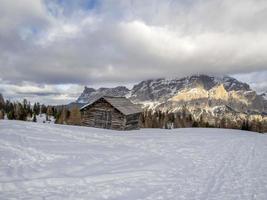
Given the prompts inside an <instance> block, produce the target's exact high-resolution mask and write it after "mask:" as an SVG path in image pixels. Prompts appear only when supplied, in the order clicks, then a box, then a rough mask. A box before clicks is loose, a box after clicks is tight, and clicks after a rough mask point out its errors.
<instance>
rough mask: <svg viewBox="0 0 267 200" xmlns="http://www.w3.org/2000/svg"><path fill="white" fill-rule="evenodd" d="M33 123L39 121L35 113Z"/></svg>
mask: <svg viewBox="0 0 267 200" xmlns="http://www.w3.org/2000/svg"><path fill="white" fill-rule="evenodd" d="M32 121H33V122H37V119H36V114H35V113H34V114H33V119H32Z"/></svg>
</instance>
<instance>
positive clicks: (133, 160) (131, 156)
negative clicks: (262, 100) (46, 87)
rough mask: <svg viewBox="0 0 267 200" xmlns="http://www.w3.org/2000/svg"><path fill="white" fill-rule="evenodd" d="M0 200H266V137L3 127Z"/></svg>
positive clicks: (215, 131)
mask: <svg viewBox="0 0 267 200" xmlns="http://www.w3.org/2000/svg"><path fill="white" fill-rule="evenodd" d="M0 151H1V154H0V155H1V156H0V199H71V200H75V199H94V200H97V199H116V200H117V199H122V200H126V199H132V200H136V199H142V200H145V199H147V200H148V199H153V200H154V199H164V200H165V199H172V200H173V199H179V200H190V199H191V200H195V199H202V200H204V199H205V200H209V199H216V200H251V199H257V200H266V199H267V170H266V169H267V159H266V158H267V135H262V134H256V133H252V132H242V131H237V130H224V129H175V130H162V129H142V130H139V131H129V132H115V131H110V130H101V129H94V128H86V127H74V126H64V125H61V126H60V125H51V124H38V123H29V122H19V121H5V120H2V121H0Z"/></svg>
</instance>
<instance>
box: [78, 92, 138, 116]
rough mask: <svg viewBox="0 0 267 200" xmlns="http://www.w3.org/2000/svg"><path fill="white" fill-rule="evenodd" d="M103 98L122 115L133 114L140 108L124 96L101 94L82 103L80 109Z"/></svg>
mask: <svg viewBox="0 0 267 200" xmlns="http://www.w3.org/2000/svg"><path fill="white" fill-rule="evenodd" d="M101 98H103V99H105V100H106V101H107V102H108V103H110V104H111V105H112V106H113V107H115V108H116V109H117V110H119V111H120V112H121V113H122V114H124V115H130V114H135V113H141V112H142V109H141V107H140V106H139V105H137V104H133V103H132V102H131V101H130V100H129V99H127V98H125V97H114V96H103V97H100V98H98V99H96V100H94V101H92V102H90V103H88V104H86V105H84V106H83V107H82V108H81V110H83V109H84V108H86V107H88V106H90V105H92V104H93V103H95V102H96V101H98V100H99V99H101Z"/></svg>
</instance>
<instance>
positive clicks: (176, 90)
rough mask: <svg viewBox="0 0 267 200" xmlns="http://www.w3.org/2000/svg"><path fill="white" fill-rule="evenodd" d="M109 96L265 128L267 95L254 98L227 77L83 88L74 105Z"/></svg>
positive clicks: (167, 110)
mask: <svg viewBox="0 0 267 200" xmlns="http://www.w3.org/2000/svg"><path fill="white" fill-rule="evenodd" d="M104 95H108V96H125V97H127V98H129V99H130V100H131V101H132V102H133V103H136V104H140V105H141V106H142V107H143V109H144V110H151V111H153V112H157V111H161V112H164V113H182V112H186V113H187V114H190V115H192V117H193V118H194V119H195V120H200V119H201V120H204V121H206V122H208V123H210V124H214V125H215V124H216V121H218V120H222V119H227V121H228V124H231V127H232V126H237V125H238V124H239V125H240V124H242V122H243V121H245V120H249V121H257V122H258V121H259V122H262V123H263V125H264V126H266V128H267V100H266V94H265V93H263V94H257V93H256V92H255V91H253V90H252V89H251V88H250V86H249V85H248V84H247V83H243V82H241V81H238V80H237V79H235V78H233V77H229V76H224V77H216V76H209V75H193V76H188V77H184V78H173V79H166V78H160V79H151V80H145V81H141V82H140V83H138V84H136V85H134V86H133V88H132V89H128V88H127V87H124V86H118V87H114V88H99V89H94V88H89V87H85V88H84V91H83V92H82V94H81V95H80V96H79V98H78V99H77V101H76V102H75V103H76V104H85V103H88V102H91V101H94V100H95V99H97V98H99V97H101V96H104Z"/></svg>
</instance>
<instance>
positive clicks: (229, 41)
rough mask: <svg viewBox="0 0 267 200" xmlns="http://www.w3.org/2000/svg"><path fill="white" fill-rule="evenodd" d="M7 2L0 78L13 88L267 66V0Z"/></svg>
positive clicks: (0, 13) (0, 27)
mask: <svg viewBox="0 0 267 200" xmlns="http://www.w3.org/2000/svg"><path fill="white" fill-rule="evenodd" d="M0 1H1V7H0V36H1V37H0V44H1V45H0V71H1V74H0V78H1V79H2V80H3V81H5V82H6V81H8V82H9V83H10V84H11V85H12V84H13V85H18V84H19V83H23V82H25V81H28V82H31V83H34V84H37V85H47V86H46V87H48V85H51V87H52V88H51V90H52V91H56V89H55V88H56V86H55V84H74V85H83V84H108V83H109V84H114V83H117V84H125V83H129V82H136V81H139V80H142V79H147V78H157V77H164V76H168V77H170V76H178V77H181V76H184V75H189V74H195V73H207V74H218V75H221V74H242V73H250V74H251V73H253V72H259V71H264V70H267V57H266V52H267V28H266V27H267V21H266V20H265V19H266V18H267V12H266V11H267V2H266V1H265V0H257V1H254V0H242V1H241V0H238V1H236V0H224V1H220V0H203V1H184V0H179V1H156V0H150V1H127V0H116V1H113V0H110V1H99V2H98V4H97V6H95V7H93V8H90V9H85V8H83V7H79V6H80V5H84V1H77V2H76V3H75V2H72V3H71V2H68V1H66V2H64V1H63V2H64V5H61V4H57V3H56V2H55V1H49V0H46V1H41V0H25V1H23V3H22V1H19V0H14V1H7V0H0ZM66 5H67V6H66ZM252 84H253V83H252ZM258 85H259V84H258ZM1 87H2V88H3V85H1V86H0V88H1ZM10 87H11V88H12V90H14V93H19V92H20V91H18V90H17V89H16V88H14V87H12V86H10ZM18 87H19V86H18ZM23 87H26V86H25V84H24V85H23ZM37 87H38V88H39V86H37ZM31 89H33V88H31ZM35 89H36V90H38V89H37V88H35ZM48 89H49V88H46V89H45V90H48ZM25 90H27V91H28V90H30V88H25ZM42 90H44V89H42ZM63 98H64V97H63Z"/></svg>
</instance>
